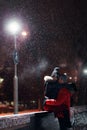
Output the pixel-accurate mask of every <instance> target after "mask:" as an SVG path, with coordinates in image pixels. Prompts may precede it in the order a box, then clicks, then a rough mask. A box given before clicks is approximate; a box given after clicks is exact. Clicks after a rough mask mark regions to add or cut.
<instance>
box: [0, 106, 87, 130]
mask: <svg viewBox="0 0 87 130" xmlns="http://www.w3.org/2000/svg"><path fill="white" fill-rule="evenodd" d="M71 118H72V119H71V120H72V121H73V124H74V126H75V127H79V130H80V127H81V128H82V126H86V125H87V106H76V107H72V108H71ZM58 128H59V124H58V120H57V119H56V118H55V117H54V114H53V113H49V112H46V111H39V112H29V113H22V114H13V115H6V116H0V130H8V129H9V130H49V129H50V130H58Z"/></svg>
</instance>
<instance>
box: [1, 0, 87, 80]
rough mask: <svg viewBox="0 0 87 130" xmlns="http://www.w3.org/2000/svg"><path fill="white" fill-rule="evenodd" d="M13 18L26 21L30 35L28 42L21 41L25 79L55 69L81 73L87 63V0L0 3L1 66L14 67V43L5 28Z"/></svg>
mask: <svg viewBox="0 0 87 130" xmlns="http://www.w3.org/2000/svg"><path fill="white" fill-rule="evenodd" d="M13 16H14V17H18V18H20V19H22V21H23V25H24V27H25V28H26V29H27V30H28V31H29V34H30V35H29V36H28V37H27V39H26V40H24V41H21V40H20V39H18V42H20V45H19V47H18V49H19V57H20V58H19V59H20V60H19V70H22V71H20V77H21V78H22V77H24V76H25V77H28V76H29V74H30V75H31V74H34V75H38V74H39V73H43V74H44V73H45V71H47V70H48V69H50V71H51V70H52V69H53V68H54V67H55V66H61V67H67V68H69V69H70V68H71V70H72V69H75V70H78V71H79V68H80V67H82V66H83V65H86V64H87V51H86V50H87V36H86V35H87V7H86V2H85V0H83V1H82V0H0V21H1V24H0V29H1V32H0V44H1V47H0V52H1V54H0V59H1V60H0V65H1V66H3V65H5V64H6V63H7V66H12V65H13V64H12V52H13V44H12V42H13V41H12V39H11V38H10V37H11V36H9V35H7V34H6V33H5V31H4V29H3V28H4V27H3V25H4V22H5V20H6V19H10V18H11V17H13ZM21 42H22V43H21ZM48 75H49V74H48Z"/></svg>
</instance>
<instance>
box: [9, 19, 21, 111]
mask: <svg viewBox="0 0 87 130" xmlns="http://www.w3.org/2000/svg"><path fill="white" fill-rule="evenodd" d="M7 30H8V31H9V32H10V33H11V34H12V35H13V36H14V55H13V59H14V114H17V113H18V76H17V65H18V51H17V34H18V33H19V32H20V30H21V26H20V23H19V22H18V21H14V20H11V21H10V22H9V23H8V26H7Z"/></svg>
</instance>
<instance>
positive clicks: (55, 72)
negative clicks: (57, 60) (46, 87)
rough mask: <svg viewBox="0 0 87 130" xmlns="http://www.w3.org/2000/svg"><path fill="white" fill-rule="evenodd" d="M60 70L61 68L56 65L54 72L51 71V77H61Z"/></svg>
mask: <svg viewBox="0 0 87 130" xmlns="http://www.w3.org/2000/svg"><path fill="white" fill-rule="evenodd" d="M59 70H60V68H59V67H55V68H54V70H53V72H52V73H51V77H56V78H59V76H60V73H59Z"/></svg>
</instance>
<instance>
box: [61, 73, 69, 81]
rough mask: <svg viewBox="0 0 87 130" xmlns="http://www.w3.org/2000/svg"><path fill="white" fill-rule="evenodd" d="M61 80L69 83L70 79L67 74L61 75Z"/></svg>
mask: <svg viewBox="0 0 87 130" xmlns="http://www.w3.org/2000/svg"><path fill="white" fill-rule="evenodd" d="M60 78H61V79H62V80H63V81H64V82H67V79H68V77H67V75H66V74H61V75H60Z"/></svg>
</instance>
